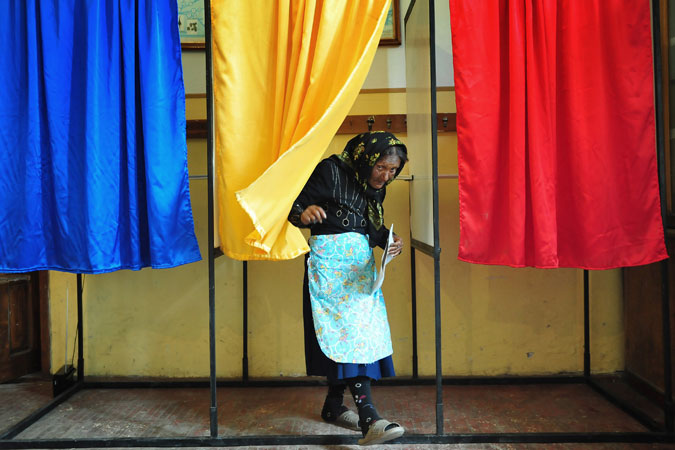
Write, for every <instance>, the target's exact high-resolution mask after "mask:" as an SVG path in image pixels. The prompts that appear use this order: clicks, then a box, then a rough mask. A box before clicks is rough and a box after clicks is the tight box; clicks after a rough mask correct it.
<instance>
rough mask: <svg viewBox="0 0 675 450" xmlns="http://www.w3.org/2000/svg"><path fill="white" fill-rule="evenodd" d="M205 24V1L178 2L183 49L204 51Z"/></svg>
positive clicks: (179, 27) (179, 0) (179, 28)
mask: <svg viewBox="0 0 675 450" xmlns="http://www.w3.org/2000/svg"><path fill="white" fill-rule="evenodd" d="M204 23H205V20H204V1H203V0H178V30H179V32H180V46H181V48H184V49H185V48H187V49H203V48H204V47H205V37H206V32H205V29H204Z"/></svg>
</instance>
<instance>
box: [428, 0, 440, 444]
mask: <svg viewBox="0 0 675 450" xmlns="http://www.w3.org/2000/svg"><path fill="white" fill-rule="evenodd" d="M429 53H430V55H429V62H430V64H429V66H430V68H429V69H430V72H431V166H432V169H431V170H432V182H433V197H434V199H433V202H434V304H435V310H436V320H435V329H436V434H437V435H441V434H443V364H442V349H441V263H440V260H441V259H440V253H441V248H440V239H439V226H438V130H437V125H436V18H435V12H434V0H429Z"/></svg>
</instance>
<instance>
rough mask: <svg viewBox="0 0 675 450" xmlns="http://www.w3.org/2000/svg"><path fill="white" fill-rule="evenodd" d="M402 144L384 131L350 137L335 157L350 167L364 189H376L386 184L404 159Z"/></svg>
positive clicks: (405, 157) (399, 168)
mask: <svg viewBox="0 0 675 450" xmlns="http://www.w3.org/2000/svg"><path fill="white" fill-rule="evenodd" d="M407 155H408V154H407V150H406V147H405V144H404V143H403V142H401V141H400V140H398V139H397V138H396V136H394V135H393V134H391V133H387V132H385V131H373V132H370V133H363V134H359V135H357V136H355V137H353V138H352V139H351V140H350V141H349V142H348V143H347V146H346V147H345V149H344V150H343V151H342V153H341V154H340V155H339V156H338V157H339V159H340V160H342V161H343V162H344V163H345V164H347V165H348V166H349V167H351V168H352V170H353V171H354V175H355V176H356V179H357V181H358V182H359V184H361V186H363V188H364V189H366V190H368V188H371V189H375V190H379V189H382V188H383V187H384V186H386V185H387V184H389V183H390V182H391V181H392V180H393V179H394V178H395V177H396V176H397V175H398V174H399V173H400V172H401V170H402V169H403V165H404V164H405V163H406V161H407V160H408V156H407Z"/></svg>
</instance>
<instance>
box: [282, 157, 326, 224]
mask: <svg viewBox="0 0 675 450" xmlns="http://www.w3.org/2000/svg"><path fill="white" fill-rule="evenodd" d="M330 164H332V162H330V161H329V160H328V159H324V160H323V161H321V162H320V163H319V164H318V165H317V166H316V168H315V169H314V172H312V175H310V177H309V180H307V183H306V184H305V187H303V188H302V191H300V195H298V198H296V199H295V201H294V202H293V206H292V207H291V211H290V213H289V214H288V221H289V222H291V223H292V224H293V225H295V226H296V227H298V228H309V227H310V225H304V224H303V223H302V222H301V221H300V215H302V212H303V211H304V210H305V209H306V208H307V207H308V206H310V205H318V204H320V203H324V202H325V201H326V200H328V199H329V196H330V193H331V184H332V183H331V169H330V166H329V165H330Z"/></svg>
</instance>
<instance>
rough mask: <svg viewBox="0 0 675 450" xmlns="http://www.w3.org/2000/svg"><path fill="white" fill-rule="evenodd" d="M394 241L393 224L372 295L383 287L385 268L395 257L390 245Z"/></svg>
mask: <svg viewBox="0 0 675 450" xmlns="http://www.w3.org/2000/svg"><path fill="white" fill-rule="evenodd" d="M393 243H394V224H393V223H392V224H391V227H389V236H388V237H387V245H386V246H385V247H384V251H383V252H382V261H380V270H379V271H378V273H377V278H375V282H374V283H373V289H372V290H371V291H370V295H373V294H374V293H375V292H376V291H377V290H378V289H380V288H381V287H382V283H383V282H384V268H385V267H386V266H387V264H389V261H391V260H392V259H394V257H393V256H391V255H390V254H389V246H390V245H391V244H393Z"/></svg>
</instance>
